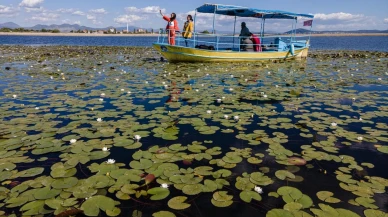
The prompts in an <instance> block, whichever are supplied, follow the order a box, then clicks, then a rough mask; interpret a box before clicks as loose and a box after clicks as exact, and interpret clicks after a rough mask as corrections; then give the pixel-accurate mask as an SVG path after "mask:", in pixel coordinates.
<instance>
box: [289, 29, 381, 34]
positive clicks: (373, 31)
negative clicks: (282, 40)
mask: <svg viewBox="0 0 388 217" xmlns="http://www.w3.org/2000/svg"><path fill="white" fill-rule="evenodd" d="M291 33H293V31H292V30H290V31H287V32H285V33H284V34H291ZM309 33H310V30H308V29H303V28H299V29H296V34H309ZM311 33H312V34H325V33H329V34H330V33H388V30H350V31H342V30H338V31H311Z"/></svg>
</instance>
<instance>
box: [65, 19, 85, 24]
mask: <svg viewBox="0 0 388 217" xmlns="http://www.w3.org/2000/svg"><path fill="white" fill-rule="evenodd" d="M62 23H67V24H78V25H81V21H79V20H78V21H71V20H70V19H64V20H62Z"/></svg>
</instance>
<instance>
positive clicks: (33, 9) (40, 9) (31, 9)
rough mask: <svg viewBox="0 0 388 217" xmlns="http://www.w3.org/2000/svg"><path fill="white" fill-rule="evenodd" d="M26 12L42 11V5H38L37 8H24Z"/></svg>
mask: <svg viewBox="0 0 388 217" xmlns="http://www.w3.org/2000/svg"><path fill="white" fill-rule="evenodd" d="M24 9H25V10H26V12H27V13H30V12H43V11H45V9H44V8H43V7H38V8H24Z"/></svg>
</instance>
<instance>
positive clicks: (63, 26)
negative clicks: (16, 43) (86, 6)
mask: <svg viewBox="0 0 388 217" xmlns="http://www.w3.org/2000/svg"><path fill="white" fill-rule="evenodd" d="M111 28H115V29H116V30H118V31H122V30H126V29H127V27H114V26H108V27H103V28H95V27H88V26H80V25H78V24H61V25H55V24H53V25H40V24H39V25H35V26H33V27H26V29H32V30H41V29H58V30H59V31H61V32H70V31H72V30H73V31H77V30H93V31H97V30H108V29H111ZM128 29H129V31H131V32H132V31H133V30H134V29H139V27H136V26H128ZM147 30H149V31H150V30H151V29H147Z"/></svg>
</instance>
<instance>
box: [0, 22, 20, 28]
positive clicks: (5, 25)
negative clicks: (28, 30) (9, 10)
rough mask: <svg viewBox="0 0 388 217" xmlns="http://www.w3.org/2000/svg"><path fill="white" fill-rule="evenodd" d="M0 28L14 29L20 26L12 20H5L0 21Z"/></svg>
mask: <svg viewBox="0 0 388 217" xmlns="http://www.w3.org/2000/svg"><path fill="white" fill-rule="evenodd" d="M0 28H11V29H16V28H20V26H19V25H18V24H16V23H13V22H7V23H0Z"/></svg>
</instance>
